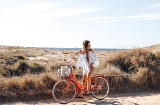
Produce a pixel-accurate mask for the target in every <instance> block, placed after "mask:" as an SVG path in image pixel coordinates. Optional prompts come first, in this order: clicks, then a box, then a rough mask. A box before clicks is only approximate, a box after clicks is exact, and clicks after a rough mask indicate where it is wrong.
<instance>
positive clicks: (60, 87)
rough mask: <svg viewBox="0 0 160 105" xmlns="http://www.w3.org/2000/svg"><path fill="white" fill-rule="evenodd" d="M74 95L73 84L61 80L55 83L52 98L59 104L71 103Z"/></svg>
mask: <svg viewBox="0 0 160 105" xmlns="http://www.w3.org/2000/svg"><path fill="white" fill-rule="evenodd" d="M75 94H76V88H75V85H74V83H73V82H72V81H70V82H68V81H66V80H61V81H59V82H57V83H55V85H54V87H53V91H52V96H53V98H54V99H55V100H56V101H57V102H59V103H61V104H66V103H69V102H70V101H72V99H73V98H74V97H75Z"/></svg>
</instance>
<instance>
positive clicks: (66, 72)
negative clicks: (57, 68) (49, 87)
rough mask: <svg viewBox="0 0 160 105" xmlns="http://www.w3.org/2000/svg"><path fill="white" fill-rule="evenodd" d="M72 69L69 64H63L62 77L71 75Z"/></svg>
mask: <svg viewBox="0 0 160 105" xmlns="http://www.w3.org/2000/svg"><path fill="white" fill-rule="evenodd" d="M70 72H71V69H70V68H69V67H68V66H61V77H69V75H70Z"/></svg>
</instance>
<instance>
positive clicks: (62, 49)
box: [40, 47, 125, 51]
mask: <svg viewBox="0 0 160 105" xmlns="http://www.w3.org/2000/svg"><path fill="white" fill-rule="evenodd" d="M40 48H41V49H46V50H60V51H66V50H72V51H78V50H80V49H82V48H48V47H47V48H46V47H40ZM92 49H94V50H95V51H117V50H125V49H116V48H113V49H112V48H92Z"/></svg>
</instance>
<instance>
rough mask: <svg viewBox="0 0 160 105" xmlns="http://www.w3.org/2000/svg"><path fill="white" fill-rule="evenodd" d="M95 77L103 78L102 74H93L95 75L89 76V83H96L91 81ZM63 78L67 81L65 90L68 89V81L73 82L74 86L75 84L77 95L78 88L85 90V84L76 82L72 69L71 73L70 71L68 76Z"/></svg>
mask: <svg viewBox="0 0 160 105" xmlns="http://www.w3.org/2000/svg"><path fill="white" fill-rule="evenodd" d="M97 77H102V78H105V77H104V75H95V76H93V77H92V78H91V83H92V82H94V84H97V83H95V81H93V80H94V79H95V78H97ZM65 79H66V80H67V81H68V83H67V86H66V89H65V90H67V89H68V86H69V85H70V81H72V82H73V83H74V84H75V86H76V94H77V95H78V89H80V90H81V91H86V88H87V86H83V85H81V84H80V83H79V82H78V80H77V78H76V77H75V75H74V73H73V71H72V70H71V73H70V75H69V77H67V78H65ZM94 90H97V88H95V89H94Z"/></svg>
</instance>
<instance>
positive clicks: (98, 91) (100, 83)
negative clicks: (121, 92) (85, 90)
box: [91, 77, 109, 100]
mask: <svg viewBox="0 0 160 105" xmlns="http://www.w3.org/2000/svg"><path fill="white" fill-rule="evenodd" d="M92 83H93V84H92V85H91V93H92V95H93V96H94V97H95V98H96V99H99V100H102V99H104V98H105V97H106V96H107V95H108V92H109V84H108V82H107V80H106V79H105V78H103V77H96V78H94V79H93V81H92Z"/></svg>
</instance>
